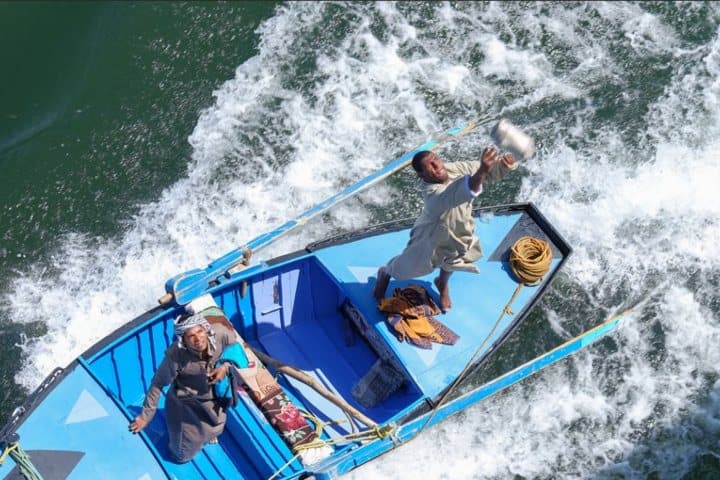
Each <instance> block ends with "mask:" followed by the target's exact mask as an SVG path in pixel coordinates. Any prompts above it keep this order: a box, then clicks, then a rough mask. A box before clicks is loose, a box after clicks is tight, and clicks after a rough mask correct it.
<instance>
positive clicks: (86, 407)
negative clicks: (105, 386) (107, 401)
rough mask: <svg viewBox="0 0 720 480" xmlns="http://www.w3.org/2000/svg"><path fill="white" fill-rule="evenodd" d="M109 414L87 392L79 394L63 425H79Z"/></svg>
mask: <svg viewBox="0 0 720 480" xmlns="http://www.w3.org/2000/svg"><path fill="white" fill-rule="evenodd" d="M108 415H109V414H108V412H107V411H106V410H105V409H104V408H103V406H102V405H100V403H99V402H98V401H97V400H96V399H95V397H93V396H92V395H91V394H90V393H89V392H88V391H87V390H83V391H82V393H80V396H79V397H78V399H77V401H76V402H75V406H73V408H72V410H71V411H70V415H68V416H67V418H66V419H65V425H67V424H69V423H80V422H87V421H90V420H95V419H97V418H102V417H107V416H108Z"/></svg>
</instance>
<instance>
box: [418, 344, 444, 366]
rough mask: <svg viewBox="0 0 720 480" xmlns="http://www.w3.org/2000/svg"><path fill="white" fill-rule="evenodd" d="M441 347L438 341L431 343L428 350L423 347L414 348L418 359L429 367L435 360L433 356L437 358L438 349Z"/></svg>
mask: <svg viewBox="0 0 720 480" xmlns="http://www.w3.org/2000/svg"><path fill="white" fill-rule="evenodd" d="M441 348H442V345H440V344H439V343H433V344H432V348H431V349H430V350H425V349H424V348H418V349H416V351H417V355H418V357H420V360H422V361H423V363H425V366H427V367H429V366H430V365H432V364H433V363H434V362H435V358H437V356H438V353H440V349H441Z"/></svg>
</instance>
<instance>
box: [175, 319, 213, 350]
mask: <svg viewBox="0 0 720 480" xmlns="http://www.w3.org/2000/svg"><path fill="white" fill-rule="evenodd" d="M198 325H200V326H201V327H203V328H204V329H205V332H206V333H207V336H208V343H209V346H210V349H211V351H213V350H215V332H214V331H213V329H212V327H211V326H210V324H209V323H208V321H207V320H206V319H205V317H204V316H203V315H200V314H199V313H196V314H194V315H190V316H189V317H185V318H184V319H183V316H182V315H180V316H178V317H177V318H176V319H175V337H176V338H177V342H178V347H180V348H190V347H188V346H187V345H185V342H183V335H184V334H185V332H187V331H188V330H190V329H191V328H193V327H197V326H198Z"/></svg>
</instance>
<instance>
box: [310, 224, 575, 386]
mask: <svg viewBox="0 0 720 480" xmlns="http://www.w3.org/2000/svg"><path fill="white" fill-rule="evenodd" d="M476 232H477V235H478V237H479V238H480V241H481V244H482V248H483V252H484V256H483V258H481V259H480V260H479V261H478V262H476V265H477V267H478V269H479V270H480V273H479V274H473V273H466V272H457V273H455V274H453V275H452V277H450V283H449V286H450V292H451V297H452V300H453V306H452V309H450V310H449V311H448V313H446V314H443V315H439V316H438V317H437V318H438V320H440V321H441V322H442V323H444V324H445V325H446V326H447V327H449V328H450V329H452V330H453V331H454V332H455V333H457V334H458V335H459V336H460V339H459V340H458V342H457V343H456V344H455V345H441V344H437V343H434V344H433V346H432V349H430V350H423V349H420V348H418V347H416V346H414V345H412V344H409V343H407V342H400V341H398V339H397V338H396V336H395V334H394V333H393V332H391V329H390V328H389V327H388V325H387V324H386V321H385V317H384V315H383V314H382V312H380V311H379V310H378V309H377V304H376V302H375V300H374V298H373V297H372V289H373V286H374V285H375V280H376V278H375V277H376V274H377V269H378V267H379V266H381V265H384V264H385V263H386V262H387V261H388V260H389V258H390V257H391V256H392V255H395V254H397V253H400V251H402V248H403V247H404V246H405V243H406V242H407V239H408V238H409V229H402V230H398V231H395V232H392V233H388V234H386V235H383V236H382V237H379V236H371V237H367V238H365V239H363V240H361V241H358V242H353V243H352V244H350V243H344V244H341V245H337V246H333V247H329V248H324V249H321V250H318V251H317V252H315V254H316V256H317V258H318V259H319V260H320V262H321V263H322V264H323V265H324V266H325V267H326V268H327V269H328V270H329V271H330V272H332V274H333V276H335V278H336V279H337V280H338V281H339V282H340V284H341V287H342V290H343V291H344V292H345V293H346V294H347V295H348V297H349V298H350V300H351V301H352V302H353V304H354V305H355V306H356V307H357V308H358V309H359V310H360V311H361V312H362V313H363V315H364V316H365V319H366V321H367V323H368V324H369V325H370V326H371V327H372V328H373V329H374V330H375V332H376V333H377V334H378V335H379V336H380V337H381V338H382V339H383V341H384V342H385V343H386V344H387V345H389V346H390V348H391V349H392V351H393V352H394V353H395V355H397V357H398V358H399V360H400V363H401V364H402V365H403V366H404V367H405V368H406V370H407V372H408V374H409V375H410V376H411V378H412V379H413V381H414V382H415V384H416V385H417V386H418V388H419V389H420V390H421V391H422V393H423V394H424V395H425V396H427V397H428V398H434V397H435V396H437V395H438V394H439V393H440V392H441V391H442V390H443V389H444V388H446V387H447V386H448V384H449V383H451V382H452V381H453V379H454V378H455V377H457V375H458V374H459V373H460V372H461V371H462V370H463V368H464V367H465V365H466V364H467V362H468V361H469V360H470V359H471V357H472V355H473V354H474V353H475V351H476V349H477V348H478V346H479V344H480V343H482V342H483V340H484V339H485V338H486V337H487V336H488V334H489V333H490V331H491V330H492V328H493V326H494V325H495V323H496V321H497V319H498V317H499V316H500V313H501V312H502V311H503V309H504V308H505V305H506V304H507V302H508V301H509V300H510V298H511V297H512V295H513V292H514V291H515V289H516V287H517V285H518V283H517V280H515V278H514V276H513V275H512V273H511V271H510V268H509V264H508V261H507V258H508V254H509V249H510V247H511V246H512V245H513V243H514V242H515V241H516V240H517V239H519V238H520V237H523V236H535V237H539V238H543V239H545V240H550V239H549V238H548V236H547V235H545V234H544V233H543V232H541V231H540V229H539V227H538V226H537V224H536V223H535V221H534V220H533V219H532V218H530V217H529V216H528V214H527V213H525V212H522V211H508V212H504V213H499V214H495V215H489V214H488V215H480V216H479V217H477V218H476ZM550 243H551V246H552V249H553V261H552V266H551V269H550V272H549V274H548V275H546V276H545V278H544V280H543V281H542V282H540V283H539V284H538V285H535V286H525V287H523V289H522V290H521V291H520V293H519V295H518V296H517V298H516V300H515V302H514V303H513V307H512V310H513V311H515V312H516V315H515V316H512V315H506V316H505V317H504V318H503V319H502V320H501V321H500V323H499V325H498V326H497V329H496V330H495V332H494V333H493V334H492V335H491V336H490V338H489V339H488V342H487V343H486V344H485V349H484V352H483V353H487V352H488V351H490V349H491V346H492V345H493V344H494V343H495V342H497V341H498V340H500V339H501V337H502V336H503V335H504V334H506V333H507V329H508V327H510V326H511V324H512V322H513V321H514V320H515V318H516V317H517V316H519V315H520V314H521V313H522V311H523V310H524V309H525V308H527V307H528V305H529V304H530V302H532V300H533V299H534V298H535V297H536V296H537V293H538V292H539V290H540V289H542V288H543V287H544V285H545V283H546V282H547V281H548V279H550V278H552V274H553V273H554V272H555V270H556V269H557V268H558V266H559V264H560V262H561V261H562V260H563V258H564V255H563V253H562V252H561V250H560V249H559V248H558V247H557V246H556V245H554V243H553V242H552V241H550ZM389 246H392V247H389ZM436 275H437V273H436V272H434V273H433V274H430V275H427V276H425V277H421V278H418V279H413V280H407V281H395V280H392V281H391V282H390V285H389V287H388V290H387V293H386V295H388V296H389V295H392V291H393V289H394V288H396V287H403V286H406V285H409V284H415V285H422V286H423V287H425V289H427V291H428V292H431V295H432V296H433V297H434V299H435V301H436V302H438V303H439V295H438V292H437V289H436V288H435V285H434V284H433V279H434V278H435V276H436Z"/></svg>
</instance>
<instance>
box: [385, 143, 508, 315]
mask: <svg viewBox="0 0 720 480" xmlns="http://www.w3.org/2000/svg"><path fill="white" fill-rule="evenodd" d="M517 165H518V163H517V161H516V160H515V158H514V157H513V155H512V154H510V153H506V154H505V155H503V156H502V157H500V155H499V152H498V150H497V149H496V148H495V147H488V148H486V149H485V150H484V151H483V154H482V159H481V161H479V162H478V161H471V162H452V163H445V162H444V161H443V160H442V159H441V158H440V157H438V156H437V155H436V154H435V153H433V152H431V151H422V152H418V153H417V154H416V155H415V156H414V157H413V160H412V166H413V169H415V172H416V173H417V174H418V176H419V177H420V178H421V179H422V181H423V200H424V206H423V209H422V212H421V213H420V216H419V217H418V219H417V220H416V221H415V225H413V228H412V230H411V231H410V240H409V241H408V244H407V246H406V247H405V250H403V252H402V253H401V254H400V255H398V256H396V257H394V258H392V259H390V261H389V262H388V263H387V265H385V266H382V267H380V269H379V270H378V273H377V283H376V284H375V289H374V291H373V295H374V296H375V298H376V299H377V300H378V301H380V300H382V298H383V297H384V296H385V291H386V290H387V287H388V283H389V282H390V278H391V277H392V278H395V279H398V280H406V279H410V278H416V277H422V276H424V275H427V274H429V273H431V272H432V271H433V270H434V269H435V268H440V274H439V275H438V277H437V278H435V286H436V287H437V289H438V291H439V293H440V308H441V309H442V310H443V311H447V310H449V309H450V307H451V306H452V302H451V300H450V289H449V288H448V281H449V279H450V275H451V274H452V272H454V271H458V270H459V271H465V272H473V273H477V272H478V269H477V267H476V266H475V265H474V262H476V261H477V260H479V259H480V257H482V248H481V246H480V241H479V240H478V238H477V236H475V219H474V218H473V216H472V201H473V200H474V198H475V197H476V196H478V195H479V194H480V193H481V192H482V185H483V183H484V182H485V181H486V180H488V179H499V178H500V177H502V176H503V175H504V174H505V173H506V172H507V171H509V170H514V169H515V168H517Z"/></svg>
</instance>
